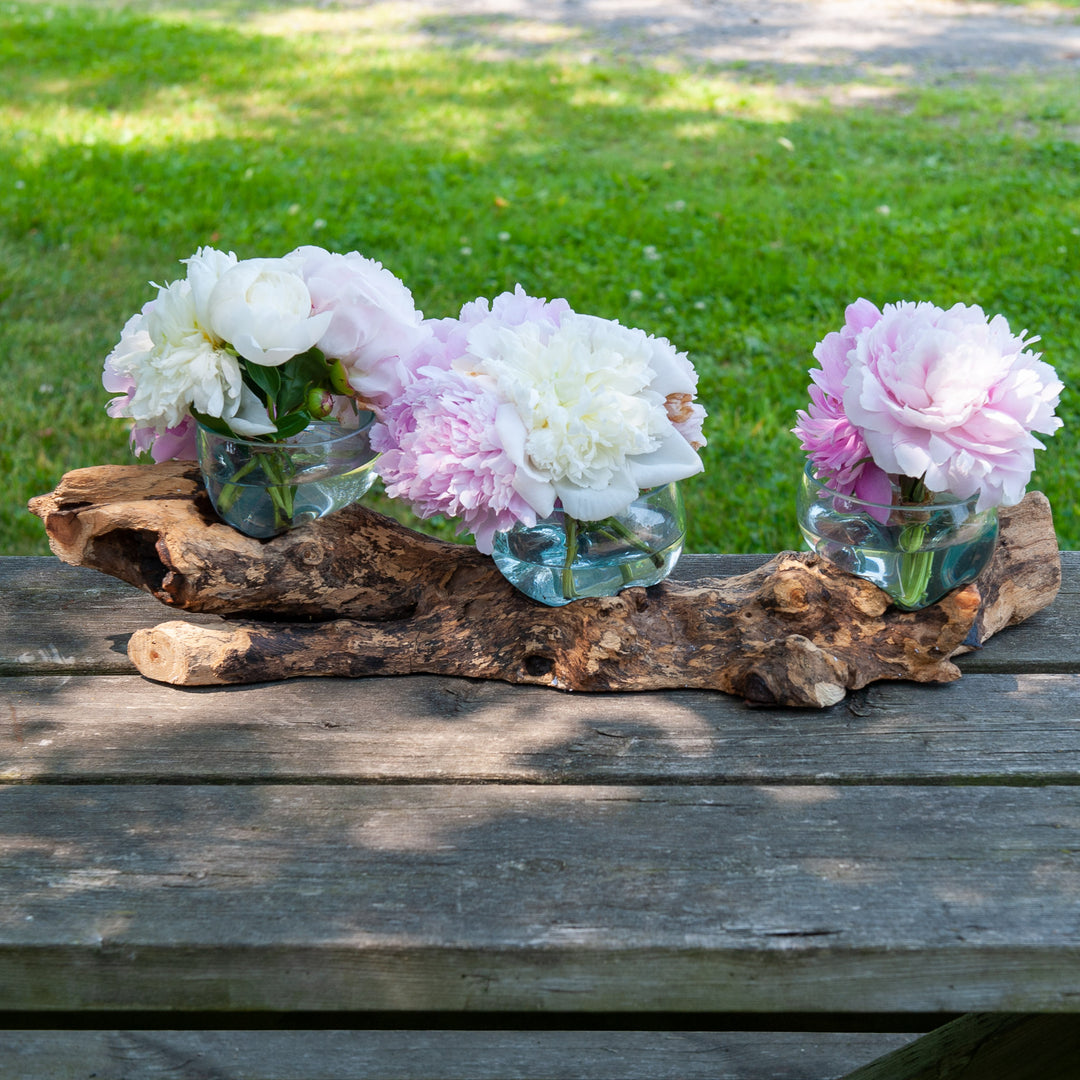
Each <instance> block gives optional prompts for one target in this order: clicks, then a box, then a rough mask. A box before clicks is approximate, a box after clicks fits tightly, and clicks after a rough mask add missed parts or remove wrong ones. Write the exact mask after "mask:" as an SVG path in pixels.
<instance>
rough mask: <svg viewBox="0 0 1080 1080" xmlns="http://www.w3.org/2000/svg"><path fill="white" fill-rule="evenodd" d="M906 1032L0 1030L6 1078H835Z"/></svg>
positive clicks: (893, 1043) (888, 1047)
mask: <svg viewBox="0 0 1080 1080" xmlns="http://www.w3.org/2000/svg"><path fill="white" fill-rule="evenodd" d="M912 1038H914V1036H912V1035H904V1034H869V1035H867V1034H848V1033H829V1032H811V1033H807V1032H769V1033H768V1035H765V1036H763V1035H761V1034H760V1033H757V1032H730V1031H721V1032H712V1031H704V1032H694V1031H595V1032H589V1031H558V1032H545V1031H518V1032H514V1031H476V1032H471V1031H204V1032H187V1031H104V1032H64V1031H11V1032H3V1031H0V1060H2V1061H3V1062H4V1070H5V1071H4V1076H5V1077H7V1078H8V1080H42V1078H44V1077H48V1078H49V1080H86V1077H87V1076H94V1075H97V1076H99V1077H103V1078H105V1077H113V1076H123V1077H124V1078H125V1080H175V1078H176V1077H191V1078H195V1077H200V1078H209V1077H229V1078H230V1080H313V1078H315V1077H318V1080H368V1078H370V1080H388V1078H394V1080H552V1078H558V1077H566V1078H571V1077H583V1076H587V1077H589V1078H590V1080H762V1077H769V1078H771V1080H836V1078H838V1077H840V1076H842V1075H843V1074H844V1073H845V1072H847V1071H848V1070H849V1069H850V1068H852V1067H853V1066H855V1065H857V1064H858V1063H859V1062H862V1061H868V1060H870V1059H871V1058H872V1057H875V1056H877V1055H879V1054H884V1053H887V1052H888V1051H890V1050H893V1049H896V1048H898V1047H901V1046H903V1045H905V1044H906V1043H907V1042H909V1041H910V1040H911V1039H912Z"/></svg>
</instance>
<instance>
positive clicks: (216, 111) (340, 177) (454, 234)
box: [0, 3, 1080, 554]
mask: <svg viewBox="0 0 1080 1080" xmlns="http://www.w3.org/2000/svg"><path fill="white" fill-rule="evenodd" d="M141 10H142V12H143V13H139V12H137V11H136V9H135V8H130V9H125V8H123V7H122V6H121V5H119V4H117V5H115V6H109V5H102V4H94V5H85V6H83V5H77V4H76V5H71V6H64V5H59V4H57V5H45V4H36V3H6V4H2V5H0V70H3V71H4V73H5V78H4V79H3V80H2V81H0V178H2V180H0V341H2V342H3V351H2V354H0V356H2V359H0V364H2V365H3V368H2V370H3V375H4V389H5V396H6V400H5V402H4V405H3V408H2V409H0V469H2V471H3V475H4V477H5V478H6V485H5V487H6V490H5V493H4V495H3V501H2V502H0V508H2V517H0V552H3V553H5V554H34V553H44V552H46V551H47V550H48V549H47V545H46V543H45V539H44V532H43V529H42V527H41V524H40V522H39V521H38V520H37V519H36V518H34V517H33V516H31V515H30V514H29V513H27V512H26V510H25V504H26V500H27V499H28V498H29V497H31V496H32V495H34V494H38V493H41V492H45V491H48V490H50V489H51V488H52V487H54V486H55V484H56V482H57V481H58V480H59V478H60V476H61V474H62V473H63V472H65V471H66V470H68V469H72V468H75V467H78V466H82V465H90V464H96V463H103V462H125V461H130V460H131V458H130V455H129V452H128V449H127V443H126V432H125V431H124V430H123V426H122V425H121V424H120V422H118V421H114V420H110V419H109V418H108V417H107V416H106V415H105V412H104V405H105V402H106V401H107V399H108V395H107V394H106V392H105V391H104V390H103V389H102V388H101V385H100V374H101V365H102V362H103V360H104V357H105V355H106V354H107V353H108V351H109V350H110V348H111V347H112V346H113V344H114V343H115V341H116V340H117V338H118V336H119V332H120V329H121V327H122V326H123V324H124V322H125V320H126V319H127V318H128V317H129V316H130V315H131V314H132V313H134V312H135V311H137V310H138V309H139V307H140V306H141V305H142V304H143V303H145V302H146V301H147V300H148V299H150V298H151V297H152V296H153V289H152V288H151V286H150V285H149V282H151V281H155V282H164V281H166V280H170V279H172V278H175V277H178V276H180V275H181V274H182V272H183V267H182V266H180V264H179V261H178V260H180V259H182V258H184V257H186V256H187V255H189V254H190V253H191V252H193V251H194V250H195V249H196V248H197V247H198V246H200V245H203V244H213V245H215V246H217V247H221V248H224V249H231V250H234V251H236V253H237V254H238V255H239V256H241V257H250V256H256V255H278V254H283V253H284V252H286V251H288V250H290V249H291V248H292V247H294V246H296V245H298V244H302V243H317V244H320V245H322V246H324V247H327V248H331V249H335V250H341V251H347V250H353V249H356V250H359V251H361V252H363V253H364V254H366V255H369V256H371V257H373V258H377V259H380V260H381V261H383V262H384V263H385V264H386V265H387V266H388V267H389V268H390V269H392V270H393V271H394V272H395V273H397V274H398V275H399V276H400V277H402V278H403V279H404V280H405V281H406V283H407V284H408V285H409V286H410V287H411V288H412V290H413V294H414V296H415V297H416V300H417V303H418V305H419V306H420V307H421V308H422V309H423V310H424V312H425V314H427V315H429V316H444V315H450V314H455V313H456V312H457V310H458V309H459V307H460V305H461V304H462V302H464V301H466V300H470V299H472V298H474V297H476V296H481V295H483V296H490V295H493V294H494V293H497V292H500V291H502V290H504V289H509V288H513V286H514V284H515V283H517V282H521V283H522V284H523V285H524V286H525V288H526V289H527V290H528V291H529V292H530V293H533V294H535V295H542V296H548V297H554V296H565V297H566V298H567V299H568V300H569V301H570V303H571V305H572V306H573V307H574V308H576V309H577V310H579V311H586V312H591V313H594V314H598V315H601V316H604V317H610V318H617V319H619V320H620V321H622V322H624V323H628V324H630V325H635V326H640V327H641V328H643V329H645V330H647V331H649V332H651V333H655V334H660V335H664V336H666V337H669V338H670V339H671V340H672V341H673V342H675V343H676V344H677V345H678V346H679V347H680V348H682V349H686V350H688V351H689V353H690V355H691V358H692V359H693V361H694V362H695V364H696V366H697V369H698V371H699V373H700V375H701V386H700V394H701V397H702V399H703V401H704V402H705V404H706V406H707V408H708V409H709V411H710V414H711V419H710V421H709V423H708V425H707V428H706V433H707V435H708V436H709V440H710V441H709V446H708V448H707V450H706V451H705V455H704V456H705V459H706V469H707V471H706V472H705V474H704V475H703V476H701V477H698V478H696V479H694V480H693V481H690V482H688V483H687V484H685V485H684V489H685V494H686V496H687V502H688V506H689V510H690V516H691V530H690V536H689V541H688V547H689V549H690V550H696V551H706V550H718V551H768V550H776V549H779V548H783V547H794V546H798V545H799V543H800V541H799V537H798V532H797V529H796V528H795V525H794V515H793V506H792V503H793V498H794V487H795V481H796V477H797V475H798V472H799V468H800V452H799V449H798V444H797V442H796V440H795V438H794V437H793V436H792V435H790V434H789V432H788V429H789V428H790V427H791V425H792V423H793V421H794V413H795V410H796V409H797V408H799V407H800V406H802V405H803V404H804V402H805V398H806V385H807V376H806V372H807V369H808V368H809V367H810V366H812V364H813V360H812V357H811V352H812V349H813V346H814V344H815V342H816V341H817V340H818V339H819V338H820V337H821V336H822V335H823V334H825V333H827V332H828V331H829V330H831V329H834V328H836V327H837V326H838V325H839V324H840V323H841V322H842V319H843V311H844V307H845V305H846V304H847V303H849V302H850V301H852V300H854V299H856V298H857V297H859V296H866V297H869V298H870V299H872V300H874V301H875V302H877V303H879V304H880V303H886V302H889V301H893V300H899V299H925V300H932V301H933V302H935V303H937V304H940V305H942V306H948V305H951V304H953V303H955V302H957V301H962V302H965V303H978V304H980V305H982V306H983V307H984V309H985V310H987V312H989V313H996V312H1001V313H1003V314H1004V315H1005V316H1006V317H1007V318H1008V319H1009V322H1010V324H1011V325H1012V326H1013V328H1014V329H1015V330H1020V329H1023V328H1027V329H1028V330H1030V331H1031V332H1032V333H1035V334H1039V335H1041V337H1042V343H1041V346H1040V348H1042V349H1043V351H1044V355H1045V357H1046V359H1047V360H1049V361H1050V362H1051V363H1052V364H1054V365H1055V367H1056V368H1057V369H1058V372H1059V374H1060V375H1061V376H1062V378H1063V380H1064V381H1065V383H1066V385H1067V390H1066V394H1065V396H1064V399H1063V402H1062V406H1061V408H1060V410H1059V413H1060V415H1061V416H1062V417H1063V419H1064V420H1065V424H1066V426H1065V428H1064V429H1063V430H1062V431H1061V432H1059V433H1058V434H1057V435H1056V436H1055V437H1054V438H1052V439H1051V440H1049V444H1048V445H1049V448H1048V450H1047V451H1046V452H1045V453H1042V454H1040V455H1039V469H1038V473H1037V474H1036V477H1035V478H1034V481H1033V486H1037V487H1039V488H1041V489H1042V490H1044V491H1046V492H1047V494H1048V495H1049V496H1050V498H1051V500H1052V502H1053V505H1054V510H1055V519H1056V523H1057V527H1058V533H1059V540H1060V542H1061V545H1062V546H1063V547H1068V548H1080V495H1078V491H1080V484H1078V479H1080V476H1078V473H1080V457H1078V455H1077V438H1078V433H1077V425H1076V413H1077V401H1076V397H1075V395H1074V393H1073V391H1072V387H1073V385H1074V384H1075V381H1076V376H1077V374H1078V372H1080V344H1078V343H1080V302H1078V295H1080V289H1078V285H1080V276H1078V272H1077V268H1078V266H1080V141H1078V140H1080V85H1078V81H1077V80H1076V78H1075V73H1072V74H1068V73H1066V74H1062V75H1054V74H1048V73H1043V74H1024V75H1019V74H1018V75H1017V76H1016V77H1014V78H1011V79H1009V80H998V81H995V82H985V83H981V82H976V81H969V80H953V81H950V82H947V83H946V82H941V83H939V84H937V85H933V86H930V87H928V88H922V89H919V88H915V87H913V86H909V85H905V84H904V83H903V82H902V81H901V80H899V79H893V80H889V79H885V78H884V77H880V78H876V79H871V80H870V82H871V86H870V89H871V90H872V91H873V95H874V96H867V95H865V94H862V95H856V94H853V93H851V92H850V91H851V90H852V87H850V86H844V85H838V84H835V83H833V84H828V83H826V82H822V81H818V82H816V83H811V84H808V85H807V86H805V87H802V88H798V92H795V91H793V88H792V87H791V86H790V85H789V84H788V83H786V82H784V81H781V79H780V76H779V75H777V76H775V77H773V76H771V75H770V73H769V72H768V71H767V70H765V69H758V68H753V69H750V68H742V69H740V70H723V69H710V70H690V71H659V70H652V69H648V68H643V67H638V66H633V65H630V64H627V63H624V62H621V61H620V59H619V57H618V56H615V55H609V56H608V58H607V59H606V60H601V61H600V62H593V63H582V62H578V61H575V60H573V59H553V58H552V57H551V56H550V55H548V56H547V58H546V59H538V60H529V59H516V60H515V59H501V60H493V59H488V58H486V56H485V55H484V54H481V53H480V52H465V53H461V52H456V51H455V52H454V53H453V54H452V55H451V54H450V53H449V52H447V51H442V50H439V49H438V48H436V47H433V46H427V47H421V46H422V45H423V43H422V42H417V41H415V40H414V38H412V37H409V36H407V35H405V34H404V33H403V32H402V31H401V30H400V28H399V27H397V26H396V25H395V24H393V22H392V20H390V19H389V17H387V16H385V14H384V9H383V8H382V7H380V6H379V5H375V6H369V7H367V8H363V9H341V10H336V9H332V8H331V9H328V10H315V9H299V8H295V7H292V6H286V7H282V6H281V5H275V4H271V3H266V4H263V5H247V6H246V7H243V8H241V7H239V6H237V5H234V6H232V7H231V8H229V9H228V11H229V16H228V18H225V17H222V15H221V9H217V8H214V7H212V6H206V7H204V8H199V7H198V6H197V5H187V6H186V7H182V6H180V5H174V4H168V3H158V4H156V5H154V6H153V8H152V9H149V10H151V11H152V13H151V14H146V13H145V12H146V11H147V10H148V9H147V6H146V5H142V6H141ZM298 20H299V28H298V26H297V23H298ZM432 29H437V27H432ZM788 75H789V73H785V74H784V76H783V78H784V79H785V80H786V79H787V78H788ZM819 79H820V76H819ZM864 81H865V80H864ZM837 96H839V98H840V100H847V101H853V102H857V103H856V104H839V103H831V102H832V99H833V98H836V97H837Z"/></svg>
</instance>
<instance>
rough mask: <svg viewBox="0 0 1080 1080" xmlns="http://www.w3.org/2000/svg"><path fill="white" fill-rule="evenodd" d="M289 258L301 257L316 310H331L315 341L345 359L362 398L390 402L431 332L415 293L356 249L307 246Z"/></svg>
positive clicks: (374, 402)
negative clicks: (334, 250) (410, 360)
mask: <svg viewBox="0 0 1080 1080" xmlns="http://www.w3.org/2000/svg"><path fill="white" fill-rule="evenodd" d="M289 258H290V259H298V260H299V266H300V274H301V276H302V277H303V279H304V281H305V282H306V283H307V287H308V291H309V292H310V293H311V305H312V312H313V314H319V313H323V312H329V313H330V315H331V317H330V322H329V326H328V327H327V328H326V330H325V331H324V332H323V334H322V336H321V337H320V338H319V340H318V342H317V347H318V348H319V349H320V351H321V352H323V353H324V354H325V355H326V356H329V357H331V358H333V359H337V360H341V361H342V363H343V364H344V365H345V369H346V371H347V373H348V376H349V385H350V386H351V387H352V388H353V389H354V390H355V391H356V392H357V394H358V395H359V396H360V397H361V398H362V399H363V400H364V401H366V402H369V403H370V404H372V405H374V406H376V407H377V408H381V407H383V406H386V405H388V404H389V403H390V402H391V401H392V400H393V399H394V398H395V397H397V395H398V394H400V393H401V390H402V387H403V386H404V384H405V382H407V381H408V378H409V366H408V365H407V363H406V359H407V358H408V357H409V356H410V355H411V354H413V353H414V351H415V350H416V349H417V348H418V347H419V346H421V345H422V344H423V343H424V341H425V339H426V338H427V337H428V336H429V335H430V333H431V328H430V326H429V325H428V324H425V323H424V321H423V315H422V313H421V312H419V311H417V310H416V307H415V305H414V304H413V298H412V293H411V292H410V291H409V289H408V288H407V287H406V286H405V284H404V283H403V282H402V281H400V280H399V279H398V278H397V277H395V276H394V275H393V274H392V273H391V272H390V271H389V270H387V269H386V268H385V267H384V266H383V265H382V264H381V263H378V262H375V261H374V260H373V259H368V258H365V257H364V256H363V255H360V254H359V253H358V252H355V251H352V252H350V253H349V254H348V255H340V254H337V253H332V252H329V251H326V250H324V249H323V248H320V247H312V246H306V247H299V248H297V249H296V250H295V251H294V252H292V254H291V255H290V256H289Z"/></svg>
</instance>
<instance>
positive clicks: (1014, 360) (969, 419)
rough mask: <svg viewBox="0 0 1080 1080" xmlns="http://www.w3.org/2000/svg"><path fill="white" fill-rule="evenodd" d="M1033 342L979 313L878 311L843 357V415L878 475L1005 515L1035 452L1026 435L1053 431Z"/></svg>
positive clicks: (1052, 387)
mask: <svg viewBox="0 0 1080 1080" xmlns="http://www.w3.org/2000/svg"><path fill="white" fill-rule="evenodd" d="M1034 340H1037V339H1025V338H1024V337H1023V335H1020V336H1017V335H1015V334H1013V333H1012V332H1011V331H1010V329H1009V324H1008V322H1007V321H1006V320H1005V319H1004V318H1003V317H1002V316H1001V315H997V316H995V317H994V318H993V319H987V317H986V315H984V313H983V311H982V309H981V308H979V307H977V306H971V307H968V306H965V305H963V304H957V305H955V306H954V307H952V308H950V309H949V310H948V311H943V310H942V309H941V308H938V307H936V306H934V305H933V304H929V303H918V304H915V303H910V302H906V301H905V302H901V303H899V304H889V305H886V307H885V309H884V311H883V312H882V314H881V317H880V318H879V319H878V320H876V321H875V322H874V323H873V324H872V325H869V326H866V327H864V328H863V329H862V330H860V331H859V332H858V333H857V335H856V337H855V339H854V343H853V346H852V347H851V348H850V349H849V350H848V353H847V360H848V366H847V371H846V372H845V373H844V374H843V377H842V398H843V412H844V414H845V415H846V417H847V419H848V420H849V421H850V422H851V424H852V425H854V427H855V428H856V429H857V430H858V432H859V434H860V435H861V436H862V438H863V439H864V440H865V443H866V446H867V448H868V449H869V451H870V453H871V455H872V457H873V460H874V462H875V464H876V465H877V466H878V467H879V468H880V469H881V470H883V471H884V472H885V473H890V474H893V475H896V476H906V477H911V478H915V479H920V478H921V479H922V481H923V483H924V484H925V486H926V487H927V489H928V490H930V491H936V492H949V493H951V494H952V495H954V496H956V497H957V498H960V499H967V498H970V497H971V496H972V495H974V494H976V493H978V495H979V500H978V509H979V510H985V509H987V508H989V507H992V506H998V505H1004V506H1011V505H1013V504H1015V503H1017V502H1019V501H1020V499H1021V498H1023V495H1024V490H1025V488H1026V486H1027V483H1028V481H1029V479H1030V477H1031V473H1032V471H1033V470H1034V467H1035V457H1034V451H1035V450H1036V449H1042V448H1043V444H1042V443H1041V442H1040V441H1039V440H1038V439H1037V438H1035V436H1034V435H1033V434H1032V433H1033V432H1041V433H1044V434H1051V433H1052V432H1054V431H1055V430H1057V428H1059V427H1060V426H1061V421H1060V420H1059V419H1058V418H1057V417H1056V416H1055V415H1054V409H1055V408H1056V406H1057V404H1058V401H1059V398H1060V393H1061V390H1062V384H1061V382H1060V381H1059V380H1058V379H1057V377H1056V375H1055V373H1054V369H1053V368H1052V367H1051V366H1050V365H1049V364H1047V363H1044V362H1043V361H1041V360H1040V359H1039V354H1038V353H1034V352H1032V351H1030V349H1028V348H1027V346H1028V345H1030V344H1031V343H1032V341H1034ZM830 392H831V393H832V394H833V395H835V392H836V387H835V385H833V386H831V387H830Z"/></svg>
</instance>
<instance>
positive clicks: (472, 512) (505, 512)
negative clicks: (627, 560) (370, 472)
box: [371, 368, 536, 554]
mask: <svg viewBox="0 0 1080 1080" xmlns="http://www.w3.org/2000/svg"><path fill="white" fill-rule="evenodd" d="M420 374H421V375H422V376H423V377H421V378H419V379H417V380H416V381H415V382H413V383H412V385H411V386H409V387H408V388H407V389H406V390H405V392H404V394H403V395H402V396H401V397H400V398H399V399H397V400H396V401H394V402H392V403H391V404H390V405H389V406H387V408H386V409H385V410H384V412H383V415H382V418H381V419H380V421H379V422H377V423H376V424H375V426H374V427H373V428H372V429H371V445H372V448H373V449H375V450H376V451H379V452H380V453H381V454H382V456H381V457H380V458H379V462H378V470H379V475H380V476H381V477H382V480H383V483H384V484H385V485H386V493H387V494H388V495H389V496H390V497H391V498H394V499H404V500H406V501H407V502H408V503H410V504H411V505H412V507H413V508H414V509H415V510H416V512H417V513H418V514H419V515H420V516H421V517H423V518H429V517H432V516H433V515H435V514H446V515H447V516H449V517H455V518H458V519H459V520H460V523H461V524H460V531H469V532H471V533H472V534H473V536H474V538H475V540H476V547H477V549H478V550H480V551H482V552H484V553H485V554H490V553H491V549H492V541H493V539H494V536H495V533H497V532H502V531H504V530H506V529H510V528H512V527H513V526H514V525H515V524H517V523H518V522H524V523H525V524H527V525H533V524H535V523H536V515H535V514H534V513H533V511H532V509H531V508H530V506H529V504H528V503H527V502H525V500H524V499H522V498H521V496H520V495H519V494H518V493H517V490H516V489H515V487H514V482H515V478H516V476H517V467H516V466H515V464H514V460H513V459H515V458H516V459H519V458H520V445H521V444H522V443H523V442H524V438H525V433H524V428H523V427H522V425H521V421H520V420H518V418H517V417H516V415H515V414H514V411H513V409H512V408H511V407H510V406H507V405H505V404H503V403H502V402H500V400H499V398H498V397H497V396H496V395H495V394H493V393H491V392H490V391H489V390H488V389H486V388H485V387H484V385H483V384H482V383H480V382H479V381H478V380H476V379H472V378H469V377H468V376H467V375H462V374H460V373H458V372H456V371H446V370H439V369H437V368H427V369H424V370H423V371H422V372H421V373H420ZM514 445H516V447H517V448H518V449H517V450H516V452H514V453H513V454H508V447H509V446H514Z"/></svg>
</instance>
